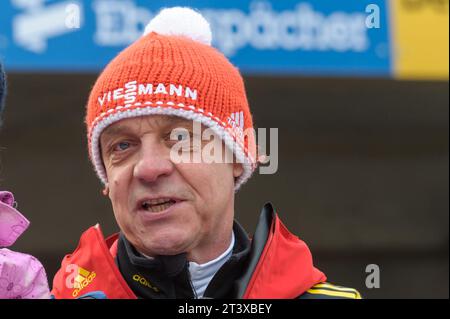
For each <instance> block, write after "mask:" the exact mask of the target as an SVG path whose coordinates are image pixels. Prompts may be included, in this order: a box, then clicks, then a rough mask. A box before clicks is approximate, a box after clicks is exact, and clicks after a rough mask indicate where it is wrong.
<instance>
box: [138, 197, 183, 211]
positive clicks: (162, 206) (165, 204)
mask: <svg viewBox="0 0 450 319" xmlns="http://www.w3.org/2000/svg"><path fill="white" fill-rule="evenodd" d="M176 202H177V201H176V200H175V199H172V198H158V199H147V200H144V201H142V202H141V204H140V208H141V209H144V210H146V211H148V212H151V213H159V212H162V211H164V210H166V209H168V208H169V207H170V206H172V205H174V204H175V203H176Z"/></svg>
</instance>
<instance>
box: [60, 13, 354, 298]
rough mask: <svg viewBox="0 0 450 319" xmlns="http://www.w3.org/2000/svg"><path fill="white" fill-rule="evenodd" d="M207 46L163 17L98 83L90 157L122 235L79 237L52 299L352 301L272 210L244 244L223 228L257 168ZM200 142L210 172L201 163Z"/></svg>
mask: <svg viewBox="0 0 450 319" xmlns="http://www.w3.org/2000/svg"><path fill="white" fill-rule="evenodd" d="M210 44H211V31H210V29H209V25H208V23H207V22H206V20H205V19H204V18H203V17H202V16H201V15H200V14H198V13H197V12H195V11H193V10H191V9H188V8H171V9H165V10H163V11H162V12H161V13H160V14H159V15H158V16H156V17H155V18H154V19H153V20H152V21H151V22H150V24H149V25H148V26H147V28H146V32H145V34H144V36H143V37H142V38H140V39H139V40H137V41H136V42H135V43H133V44H132V45H130V46H129V47H128V48H127V49H125V50H124V51H123V52H121V53H120V54H119V55H118V56H117V57H116V58H115V59H114V60H113V61H112V62H111V63H110V64H109V65H108V66H107V67H106V69H105V70H104V71H103V73H102V74H101V75H100V77H99V78H98V80H97V82H96V84H95V86H94V87H93V89H92V92H91V95H90V98H89V101H88V106H87V116H86V124H87V130H88V144H89V153H90V158H91V160H92V162H93V165H94V168H95V170H96V172H97V174H98V176H99V177H100V179H101V181H102V182H103V183H104V185H105V191H104V193H105V195H107V196H109V198H110V200H111V203H112V208H113V211H114V216H115V218H116V221H117V223H118V225H119V227H120V230H121V232H120V233H119V234H116V235H114V236H112V237H110V238H108V239H106V240H105V239H104V238H103V235H102V232H101V230H100V227H99V226H98V225H97V226H94V227H92V228H90V229H89V230H87V231H86V232H85V233H84V234H83V235H82V237H81V239H80V243H79V246H78V248H77V250H76V251H75V252H74V253H73V254H72V255H69V256H67V257H66V258H65V259H64V260H63V263H62V267H61V269H60V270H59V272H58V273H57V275H56V276H55V279H54V283H53V291H52V293H53V295H54V297H55V298H298V297H300V298H311V297H324V298H327V297H337V298H359V294H358V292H357V291H355V290H353V289H349V288H343V287H337V286H333V285H330V284H328V283H326V282H325V280H326V277H325V275H324V274H323V273H322V272H321V271H319V270H318V269H316V268H315V267H314V266H313V263H312V257H311V254H310V252H309V250H308V248H307V246H306V245H305V243H303V242H302V241H301V240H299V239H298V238H297V237H296V236H294V235H292V234H290V233H289V232H288V230H287V229H286V228H285V227H284V225H283V224H282V223H281V221H280V220H279V219H278V216H277V214H276V213H275V211H274V210H273V208H272V206H271V204H266V205H265V206H264V208H263V211H262V214H261V217H260V221H259V224H258V227H257V230H256V233H255V235H254V237H253V238H252V240H250V239H249V238H248V237H247V235H246V232H245V231H244V230H243V229H242V227H241V226H240V225H239V224H238V223H237V222H236V221H233V218H234V194H235V192H236V191H237V190H238V189H239V187H240V186H241V185H242V184H243V183H245V181H247V180H248V179H249V178H250V176H251V174H252V173H253V171H254V170H255V168H256V151H255V149H256V148H255V142H254V134H252V133H251V132H252V129H253V123H252V116H251V113H250V109H249V106H248V103H247V98H246V94H245V89H244V84H243V81H242V78H241V75H240V74H239V72H238V70H237V69H236V68H235V67H234V66H233V65H231V63H230V62H229V61H228V60H227V59H226V58H225V57H224V56H223V55H222V54H221V53H219V52H218V51H217V50H216V49H214V48H212V47H211V45H210ZM207 131H209V132H207ZM245 132H250V133H248V134H245ZM204 133H208V135H209V136H211V137H214V138H215V141H220V147H215V148H212V152H209V153H210V155H211V154H213V155H212V156H214V157H215V158H220V159H221V160H219V161H213V162H211V161H206V160H205V158H204V157H203V156H204V155H205V154H206V153H208V152H205V151H206V149H207V148H208V150H211V149H209V147H210V146H211V145H209V144H208V143H206V142H205V141H204V140H203V138H200V140H201V141H200V143H195V140H197V141H198V140H199V137H200V136H202V137H203V136H204ZM191 140H194V141H191ZM216 146H217V145H216ZM174 149H176V150H177V151H174ZM178 150H181V151H182V152H181V153H182V156H181V158H182V159H186V158H188V159H189V160H187V161H185V160H180V157H179V156H178V155H179V152H178ZM227 151H228V152H227ZM224 153H225V155H224ZM230 154H231V155H230ZM195 158H197V159H198V158H201V160H200V161H199V160H195ZM230 159H231V160H230Z"/></svg>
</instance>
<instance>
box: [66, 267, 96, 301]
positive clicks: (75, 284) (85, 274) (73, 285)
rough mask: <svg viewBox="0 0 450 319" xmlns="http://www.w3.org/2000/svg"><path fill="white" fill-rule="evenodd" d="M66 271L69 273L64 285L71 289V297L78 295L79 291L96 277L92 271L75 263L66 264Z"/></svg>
mask: <svg viewBox="0 0 450 319" xmlns="http://www.w3.org/2000/svg"><path fill="white" fill-rule="evenodd" d="M66 272H68V273H70V274H69V275H68V276H67V278H66V285H67V287H68V288H70V289H73V291H72V297H74V298H76V297H78V295H79V294H80V292H81V291H82V290H83V289H84V288H86V287H87V286H89V284H90V283H91V282H92V281H93V280H94V279H95V277H96V273H95V272H94V271H89V270H87V269H84V268H82V267H80V266H78V265H75V264H70V265H67V267H66Z"/></svg>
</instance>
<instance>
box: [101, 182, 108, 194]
mask: <svg viewBox="0 0 450 319" xmlns="http://www.w3.org/2000/svg"><path fill="white" fill-rule="evenodd" d="M102 194H103V195H104V196H108V195H109V186H108V184H106V185H105V188H104V189H103V190H102Z"/></svg>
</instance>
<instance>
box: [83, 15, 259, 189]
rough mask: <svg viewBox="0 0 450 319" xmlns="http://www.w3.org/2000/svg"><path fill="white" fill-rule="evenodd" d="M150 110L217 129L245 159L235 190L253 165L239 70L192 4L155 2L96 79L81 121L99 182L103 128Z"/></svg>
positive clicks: (102, 176) (240, 158)
mask: <svg viewBox="0 0 450 319" xmlns="http://www.w3.org/2000/svg"><path fill="white" fill-rule="evenodd" d="M154 114H158V115H173V116H179V117H183V118H186V119H190V120H194V121H198V122H200V123H202V124H203V125H205V126H207V127H209V128H211V129H212V130H213V131H214V133H215V134H216V135H218V136H219V137H221V138H222V140H223V141H224V143H225V145H226V146H227V147H228V148H229V149H230V150H232V151H233V153H234V155H235V157H236V159H237V161H238V162H240V163H242V165H243V167H244V171H243V173H242V175H241V176H240V177H239V178H237V180H236V183H235V190H237V189H239V187H240V186H241V185H242V184H243V183H245V182H246V181H247V180H248V179H249V178H250V176H251V175H252V173H253V171H254V170H255V168H256V143H255V135H254V134H253V133H252V132H253V121H252V115H251V113H250V108H249V106H248V102H247V97H246V93H245V87H244V83H243V80H242V77H241V75H240V73H239V71H238V70H237V68H235V67H234V66H233V65H232V64H231V63H230V62H229V61H228V59H227V58H226V57H225V56H224V55H223V54H222V53H220V52H219V51H218V50H217V49H215V48H213V47H212V46H211V30H210V27H209V24H208V22H207V21H206V20H205V19H204V18H203V16H201V15H200V14H199V13H198V12H196V11H194V10H192V9H189V8H182V7H174V8H169V9H164V10H162V11H161V12H160V13H159V14H158V15H157V16H156V17H155V18H154V19H153V20H151V21H150V23H149V24H148V26H147V27H146V29H145V33H144V35H143V36H142V37H141V38H140V39H138V40H137V41H136V42H134V43H133V44H131V45H130V46H129V47H127V48H126V49H125V50H123V51H122V52H121V53H119V54H118V55H117V56H116V57H115V58H114V59H113V60H112V61H111V62H110V63H109V64H108V66H107V67H106V68H105V69H104V71H103V72H102V73H101V74H100V76H99V78H98V79H97V82H96V83H95V85H94V87H93V89H92V91H91V94H90V97H89V101H88V105H87V114H86V125H87V134H88V146H89V155H90V159H91V161H92V163H93V165H94V168H95V171H96V172H97V175H98V176H99V178H100V179H101V181H102V182H103V183H104V184H106V183H107V176H106V173H105V168H104V166H103V161H102V158H101V152H100V147H99V138H100V135H101V133H102V131H103V130H104V129H105V128H106V127H108V126H109V125H111V124H113V123H115V122H118V121H120V120H123V119H126V118H132V117H139V116H146V115H154ZM248 129H251V130H248ZM244 132H246V133H247V134H244ZM249 132H250V134H249Z"/></svg>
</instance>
